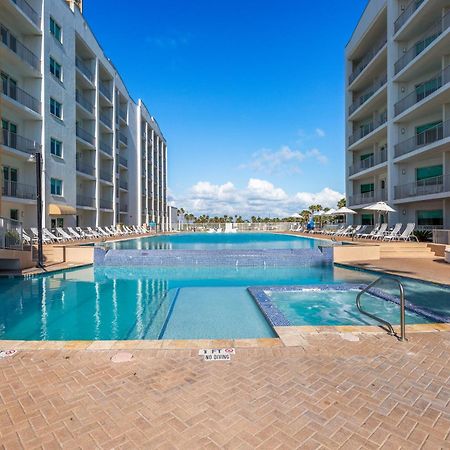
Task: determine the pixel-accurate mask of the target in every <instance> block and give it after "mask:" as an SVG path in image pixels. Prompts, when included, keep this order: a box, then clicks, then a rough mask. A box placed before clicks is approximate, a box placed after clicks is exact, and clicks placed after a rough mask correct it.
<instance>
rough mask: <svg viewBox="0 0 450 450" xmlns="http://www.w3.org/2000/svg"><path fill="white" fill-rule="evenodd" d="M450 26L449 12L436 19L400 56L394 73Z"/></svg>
mask: <svg viewBox="0 0 450 450" xmlns="http://www.w3.org/2000/svg"><path fill="white" fill-rule="evenodd" d="M449 26H450V12H448V13H447V14H445V15H444V16H442V17H439V19H438V20H436V21H435V22H433V24H432V25H431V26H430V27H429V28H428V29H427V31H425V33H423V34H422V39H421V40H420V38H418V39H417V42H416V43H415V44H414V45H413V46H412V47H410V48H409V49H408V50H407V51H406V52H405V53H404V54H403V56H402V57H401V58H399V59H398V61H397V62H396V63H395V65H394V69H395V74H398V73H399V72H400V71H401V70H402V69H404V68H405V67H406V66H407V65H408V64H409V63H410V62H411V61H413V60H414V59H415V58H417V56H419V55H420V54H421V53H422V52H423V51H424V50H425V49H427V48H428V47H429V46H430V45H431V44H432V43H433V42H434V41H435V40H436V39H437V38H438V37H439V36H440V35H441V34H442V33H443V32H444V31H445V30H446V29H447V28H448V27H449Z"/></svg>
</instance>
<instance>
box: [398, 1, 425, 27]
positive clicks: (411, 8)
mask: <svg viewBox="0 0 450 450" xmlns="http://www.w3.org/2000/svg"><path fill="white" fill-rule="evenodd" d="M423 2H424V0H411V2H409V4H408V6H407V7H406V8H405V9H404V11H403V12H402V13H401V14H400V15H399V16H398V18H397V20H396V21H395V22H394V31H395V33H397V31H398V30H400V28H401V27H402V26H403V25H404V24H405V23H406V22H407V21H408V19H409V18H410V17H411V16H412V15H413V14H414V13H415V12H416V11H417V10H418V9H419V6H420V5H421V4H422V3H423Z"/></svg>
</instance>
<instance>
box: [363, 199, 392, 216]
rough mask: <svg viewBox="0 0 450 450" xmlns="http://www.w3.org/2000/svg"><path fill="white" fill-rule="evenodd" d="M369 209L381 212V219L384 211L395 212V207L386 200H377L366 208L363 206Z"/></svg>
mask: <svg viewBox="0 0 450 450" xmlns="http://www.w3.org/2000/svg"><path fill="white" fill-rule="evenodd" d="M363 209H365V210H367V211H375V212H377V213H378V214H379V216H380V217H379V218H380V220H381V215H382V214H383V213H388V212H395V209H394V208H392V207H390V206H389V205H388V204H387V203H386V202H377V203H374V204H373V205H369V206H366V207H365V208H363Z"/></svg>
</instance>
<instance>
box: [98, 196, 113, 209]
mask: <svg viewBox="0 0 450 450" xmlns="http://www.w3.org/2000/svg"><path fill="white" fill-rule="evenodd" d="M100 208H102V209H113V202H112V200H106V199H103V198H101V199H100Z"/></svg>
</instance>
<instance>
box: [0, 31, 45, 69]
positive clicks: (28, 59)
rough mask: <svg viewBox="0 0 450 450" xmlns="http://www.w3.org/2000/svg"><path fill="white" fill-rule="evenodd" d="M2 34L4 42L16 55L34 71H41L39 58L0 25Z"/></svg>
mask: <svg viewBox="0 0 450 450" xmlns="http://www.w3.org/2000/svg"><path fill="white" fill-rule="evenodd" d="M0 33H1V39H2V42H3V44H4V45H5V46H6V47H8V48H9V49H10V50H11V51H12V52H13V53H15V54H16V55H17V56H18V57H19V58H20V59H21V60H22V61H23V62H25V63H26V64H29V65H30V66H31V67H32V68H33V69H35V70H39V67H40V64H41V62H40V60H39V58H38V57H37V56H36V55H35V54H34V53H33V52H32V51H31V50H29V49H28V47H26V46H25V45H23V44H22V42H20V41H19V40H18V39H17V38H16V37H15V36H14V35H13V34H11V33H10V32H9V30H8V29H7V28H6V27H5V26H3V25H2V24H0Z"/></svg>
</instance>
